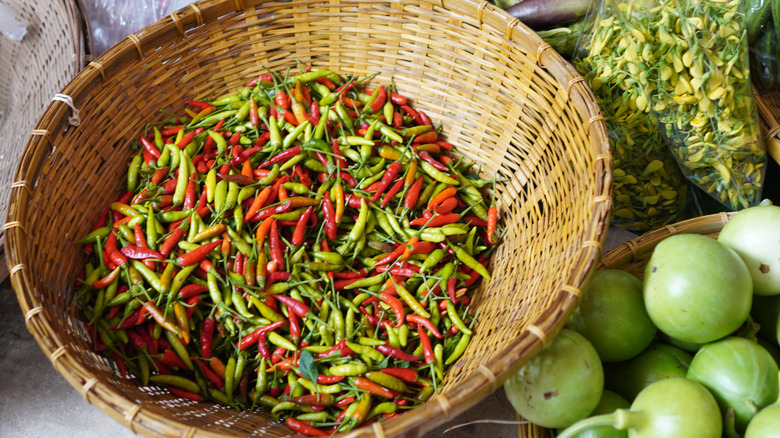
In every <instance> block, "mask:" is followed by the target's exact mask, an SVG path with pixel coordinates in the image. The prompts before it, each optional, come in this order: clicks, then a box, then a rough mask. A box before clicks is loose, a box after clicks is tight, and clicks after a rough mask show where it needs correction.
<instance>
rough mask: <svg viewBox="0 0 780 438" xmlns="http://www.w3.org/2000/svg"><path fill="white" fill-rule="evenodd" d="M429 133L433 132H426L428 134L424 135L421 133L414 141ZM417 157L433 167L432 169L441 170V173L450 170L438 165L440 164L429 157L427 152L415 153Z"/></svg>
mask: <svg viewBox="0 0 780 438" xmlns="http://www.w3.org/2000/svg"><path fill="white" fill-rule="evenodd" d="M431 132H433V131H428V132H426V133H423V134H421V135H419V136H417V137H416V138H415V141H417V139H418V138H421V137H422V136H423V135H427V134H430V133H431ZM433 133H434V134H436V133H435V132H433ZM421 141H423V140H421ZM417 155H419V156H420V158H422V159H423V161H426V162H428V163H429V164H430V165H431V166H433V167H435V168H437V169H439V170H441V171H443V172H449V170H450V168H449V167H447V166H445V165H444V164H442V163H440V162H439V161H438V160H437V159H435V158H433V157H432V156H431V154H429V153H428V152H426V151H419V152H418V153H417Z"/></svg>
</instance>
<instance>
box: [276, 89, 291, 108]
mask: <svg viewBox="0 0 780 438" xmlns="http://www.w3.org/2000/svg"><path fill="white" fill-rule="evenodd" d="M274 101H275V102H276V105H278V106H279V107H280V108H282V109H285V110H286V109H289V108H290V98H289V96H287V93H285V92H284V90H279V91H277V92H276V94H275V95H274Z"/></svg>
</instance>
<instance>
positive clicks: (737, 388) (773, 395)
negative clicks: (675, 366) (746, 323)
mask: <svg viewBox="0 0 780 438" xmlns="http://www.w3.org/2000/svg"><path fill="white" fill-rule="evenodd" d="M777 373H778V368H777V363H775V360H774V358H773V357H772V355H770V354H769V352H767V351H766V350H765V349H764V348H763V347H761V346H760V345H758V344H757V343H756V342H753V341H751V340H749V339H745V338H739V337H729V338H726V339H722V340H719V341H717V342H713V343H710V344H707V345H705V346H703V347H701V349H700V350H699V351H698V352H697V353H696V355H695V356H693V361H691V366H690V367H689V368H688V375H687V377H688V378H689V379H691V380H694V381H696V382H699V383H701V384H702V385H704V387H705V388H707V389H708V390H709V391H710V392H711V393H712V395H714V396H715V399H716V400H717V401H718V405H719V406H720V408H721V413H722V414H723V415H725V414H726V411H727V410H728V409H729V408H731V409H733V410H734V414H735V419H736V423H735V425H736V429H737V431H738V432H742V431H744V430H745V428H746V427H747V424H748V422H749V421H750V419H751V418H753V416H754V415H756V413H758V411H759V410H761V409H762V408H764V407H766V406H768V405H769V404H770V403H773V402H774V401H775V400H777V396H778V377H777Z"/></svg>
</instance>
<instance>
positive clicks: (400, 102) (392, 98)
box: [390, 92, 407, 105]
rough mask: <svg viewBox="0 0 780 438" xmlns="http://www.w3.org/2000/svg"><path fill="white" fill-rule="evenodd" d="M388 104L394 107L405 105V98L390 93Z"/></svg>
mask: <svg viewBox="0 0 780 438" xmlns="http://www.w3.org/2000/svg"><path fill="white" fill-rule="evenodd" d="M390 102H393V103H394V104H396V105H406V102H407V101H406V97H404V96H401V95H400V94H397V93H393V92H390Z"/></svg>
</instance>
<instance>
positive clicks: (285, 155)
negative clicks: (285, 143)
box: [257, 146, 302, 169]
mask: <svg viewBox="0 0 780 438" xmlns="http://www.w3.org/2000/svg"><path fill="white" fill-rule="evenodd" d="M301 152H302V149H301V147H300V146H295V147H291V148H290V149H287V150H286V151H283V152H280V153H278V154H276V155H274V156H273V157H272V158H270V159H268V160H266V161H264V162H263V163H262V164H260V165H259V166H257V167H258V168H259V169H262V168H264V167H268V166H272V165H274V164H276V163H281V162H285V161H287V160H289V159H290V158H292V157H294V156H296V155H298V154H300V153H301Z"/></svg>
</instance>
